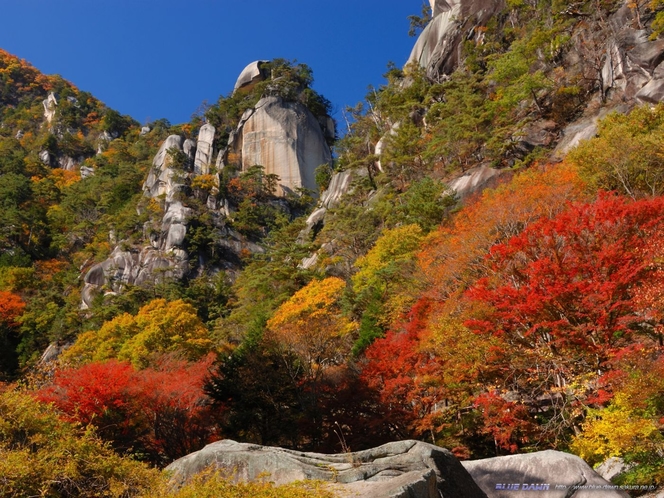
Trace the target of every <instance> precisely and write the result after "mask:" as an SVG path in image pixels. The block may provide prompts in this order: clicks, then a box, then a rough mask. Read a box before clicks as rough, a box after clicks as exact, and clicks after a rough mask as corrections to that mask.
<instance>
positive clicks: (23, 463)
mask: <svg viewBox="0 0 664 498" xmlns="http://www.w3.org/2000/svg"><path fill="white" fill-rule="evenodd" d="M0 419H1V420H2V424H0V475H2V478H1V479H0V494H2V495H3V496H7V497H16V498H18V497H21V496H79V497H90V498H92V497H109V498H110V497H119V496H125V497H135V496H139V495H141V494H142V493H145V492H147V491H148V490H150V489H154V488H153V486H154V487H155V488H156V487H157V486H160V485H161V478H160V476H159V473H158V472H156V471H155V470H153V469H149V468H148V467H147V466H145V465H144V464H142V463H139V462H137V461H135V460H133V459H129V458H122V457H120V456H119V455H118V454H116V453H114V452H113V451H112V450H111V449H110V448H109V447H108V446H107V445H105V444H104V443H103V442H102V441H101V440H100V439H99V437H98V436H97V435H96V434H95V432H94V430H93V429H92V428H91V427H87V428H82V427H81V426H78V425H75V424H70V423H68V422H65V421H63V420H62V419H61V418H60V417H59V414H58V412H57V411H56V409H55V408H54V407H52V406H49V405H46V404H44V403H39V402H37V401H36V400H35V399H33V398H32V396H31V395H30V394H28V393H25V392H20V391H12V390H7V391H4V392H3V393H1V394H0Z"/></svg>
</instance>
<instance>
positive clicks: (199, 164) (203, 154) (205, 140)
mask: <svg viewBox="0 0 664 498" xmlns="http://www.w3.org/2000/svg"><path fill="white" fill-rule="evenodd" d="M214 132H215V129H214V126H212V125H211V124H204V125H203V126H201V129H200V131H199V132H198V141H197V143H196V159H194V174H196V175H207V174H209V173H210V163H212V144H213V143H214Z"/></svg>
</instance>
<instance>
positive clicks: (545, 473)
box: [461, 450, 629, 498]
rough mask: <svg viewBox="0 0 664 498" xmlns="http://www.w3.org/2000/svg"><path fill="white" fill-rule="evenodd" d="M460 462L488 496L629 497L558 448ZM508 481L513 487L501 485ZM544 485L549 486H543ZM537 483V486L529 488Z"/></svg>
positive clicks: (496, 497)
mask: <svg viewBox="0 0 664 498" xmlns="http://www.w3.org/2000/svg"><path fill="white" fill-rule="evenodd" d="M461 463H462V465H463V466H464V468H465V469H466V470H467V471H468V472H469V473H470V475H471V476H472V477H473V479H474V480H475V482H477V484H479V486H480V487H481V488H482V490H483V491H484V492H485V493H486V495H487V496H488V497H489V498H511V497H513V496H519V495H521V494H523V495H524V496H525V494H526V493H528V492H531V493H532V494H533V495H536V496H537V497H538V498H598V497H600V496H601V497H602V498H619V497H620V498H623V497H627V496H629V495H628V494H627V493H625V492H623V491H620V490H619V489H612V485H611V483H610V482H608V481H606V480H605V479H603V478H602V477H601V476H600V475H599V474H597V473H596V472H595V471H594V470H593V469H591V468H590V467H589V466H588V464H587V463H586V462H584V461H583V460H582V459H580V458H579V457H577V456H574V455H570V454H568V453H563V452H561V451H553V450H547V451H539V452H536V453H526V454H523V455H509V456H501V457H495V458H487V459H484V460H471V461H465V462H461ZM507 484H511V485H512V486H513V487H511V488H509V489H506V488H505V487H504V486H503V485H507ZM546 484H548V485H549V486H548V489H546V488H545V487H543V485H546ZM515 485H518V488H515V487H514V486H515ZM523 485H526V487H525V488H524V487H523ZM538 485H539V486H540V488H536V487H531V486H538ZM517 489H518V491H517Z"/></svg>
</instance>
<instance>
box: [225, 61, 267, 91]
mask: <svg viewBox="0 0 664 498" xmlns="http://www.w3.org/2000/svg"><path fill="white" fill-rule="evenodd" d="M265 62H268V61H254V62H251V63H249V64H248V65H247V67H245V68H244V69H243V70H242V72H241V73H240V76H238V78H237V81H236V82H235V86H234V87H233V92H235V91H237V89H238V88H242V87H247V86H249V85H252V84H255V83H258V82H259V81H263V80H264V79H265V75H264V74H263V72H262V71H261V65H262V64H264V63H265Z"/></svg>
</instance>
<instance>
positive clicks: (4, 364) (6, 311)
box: [0, 290, 25, 378]
mask: <svg viewBox="0 0 664 498" xmlns="http://www.w3.org/2000/svg"><path fill="white" fill-rule="evenodd" d="M24 309H25V303H24V302H23V299H21V297H20V296H17V295H16V294H13V293H12V292H8V291H2V290H0V378H1V377H2V376H6V375H11V374H12V373H13V372H14V370H15V369H16V368H17V367H18V362H17V359H16V355H15V351H16V345H17V344H18V327H19V324H18V323H17V319H18V318H19V317H20V316H21V315H22V314H23V311H24Z"/></svg>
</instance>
